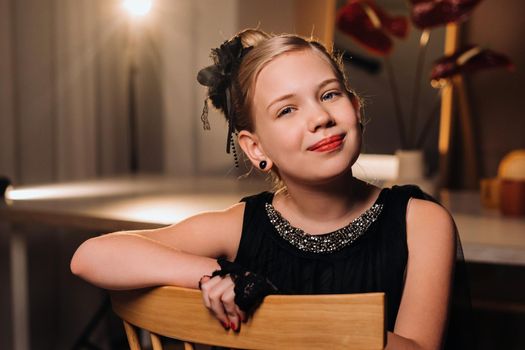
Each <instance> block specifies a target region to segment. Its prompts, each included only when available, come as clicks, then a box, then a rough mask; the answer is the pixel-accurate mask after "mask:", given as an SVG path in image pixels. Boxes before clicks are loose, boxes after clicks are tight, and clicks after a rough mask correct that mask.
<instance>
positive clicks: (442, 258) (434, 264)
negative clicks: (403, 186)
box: [386, 199, 456, 350]
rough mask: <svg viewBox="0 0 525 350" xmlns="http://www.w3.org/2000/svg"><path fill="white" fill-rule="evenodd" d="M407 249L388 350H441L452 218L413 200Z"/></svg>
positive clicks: (448, 287)
mask: <svg viewBox="0 0 525 350" xmlns="http://www.w3.org/2000/svg"><path fill="white" fill-rule="evenodd" d="M407 244H408V251H409V254H408V264H407V274H406V280H405V287H404V290H403V296H402V298H401V304H400V306H399V312H398V315H397V319H396V325H395V328H394V333H388V337H387V347H386V349H390V350H392V349H441V348H442V347H443V344H442V342H443V337H444V332H445V327H446V324H447V316H448V306H449V301H450V292H451V284H452V276H453V272H454V271H453V270H454V261H455V251H456V237H455V226H454V222H453V220H452V218H451V216H450V214H449V213H448V212H447V211H446V210H445V209H444V208H443V207H441V206H439V205H438V204H435V203H433V202H430V201H424V200H419V199H412V200H411V201H410V202H409V207H408V208H407Z"/></svg>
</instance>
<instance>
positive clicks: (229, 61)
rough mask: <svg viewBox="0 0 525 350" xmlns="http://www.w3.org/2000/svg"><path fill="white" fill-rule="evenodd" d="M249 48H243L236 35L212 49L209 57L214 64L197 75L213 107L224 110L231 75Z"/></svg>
mask: <svg viewBox="0 0 525 350" xmlns="http://www.w3.org/2000/svg"><path fill="white" fill-rule="evenodd" d="M250 49H251V47H247V48H245V47H243V45H242V41H241V38H240V37H239V36H238V35H237V36H235V37H233V38H232V39H231V40H226V41H225V42H224V43H222V45H221V46H219V47H218V48H215V49H212V52H211V57H212V59H213V62H214V64H213V65H211V66H208V67H206V68H203V69H201V70H200V71H199V73H198V74H197V81H198V82H199V84H201V85H204V86H207V87H208V97H209V98H210V100H211V102H212V104H213V106H214V107H215V108H217V109H222V110H223V112H227V111H226V110H225V103H226V102H225V101H226V98H225V93H226V89H228V87H230V85H231V82H232V75H234V74H235V73H236V72H237V69H238V68H239V65H240V63H241V61H242V58H243V57H244V55H245V54H246V53H247V52H248V51H249V50H250Z"/></svg>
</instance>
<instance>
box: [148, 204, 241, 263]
mask: <svg viewBox="0 0 525 350" xmlns="http://www.w3.org/2000/svg"><path fill="white" fill-rule="evenodd" d="M244 208H245V203H244V202H240V203H237V204H234V205H232V206H231V207H229V208H227V209H224V210H218V211H210V212H204V213H201V214H197V215H194V216H191V217H189V218H187V219H185V220H183V221H181V222H179V223H176V224H173V225H170V226H167V227H164V228H160V229H156V230H150V231H146V232H144V233H143V235H144V236H145V237H148V238H151V239H154V240H156V241H159V242H161V243H164V244H167V245H169V246H171V247H174V248H176V249H178V250H182V251H184V252H187V253H191V254H196V255H201V256H208V257H214V258H215V257H219V256H227V257H228V258H234V257H235V256H236V254H237V249H238V247H239V241H240V237H241V232H242V223H243V217H244Z"/></svg>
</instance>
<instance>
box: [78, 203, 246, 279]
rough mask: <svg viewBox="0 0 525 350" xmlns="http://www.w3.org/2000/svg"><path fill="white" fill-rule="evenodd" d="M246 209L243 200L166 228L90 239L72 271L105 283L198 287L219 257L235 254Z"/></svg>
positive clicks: (118, 233)
mask: <svg viewBox="0 0 525 350" xmlns="http://www.w3.org/2000/svg"><path fill="white" fill-rule="evenodd" d="M243 212H244V203H239V204H236V205H234V206H233V207H231V208H229V209H227V210H225V211H220V212H210V213H204V214H199V215H196V216H194V217H191V218H189V219H186V220H184V221H182V222H180V223H178V224H176V225H171V226H168V227H165V228H161V229H156V230H144V231H126V232H115V233H111V234H107V235H103V236H99V237H96V238H92V239H89V240H87V241H86V242H84V243H82V245H80V247H79V248H78V249H77V251H76V252H75V254H74V256H73V258H72V260H71V271H72V272H73V273H74V274H76V275H78V276H79V277H81V278H83V279H85V280H87V281H88V282H90V283H92V284H94V285H97V286H99V287H102V288H106V289H134V288H143V287H149V286H156V285H177V286H182V287H189V288H197V284H198V281H199V279H200V277H201V276H203V275H205V274H210V273H211V272H212V271H214V270H216V269H217V268H218V267H219V266H218V264H217V262H216V260H215V259H216V258H217V257H219V256H226V257H228V258H229V259H233V258H235V255H236V253H237V248H238V244H239V239H240V233H241V229H242V216H243Z"/></svg>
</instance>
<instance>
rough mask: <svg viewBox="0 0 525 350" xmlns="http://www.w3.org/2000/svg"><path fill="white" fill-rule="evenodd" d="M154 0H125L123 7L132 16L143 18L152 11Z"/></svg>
mask: <svg viewBox="0 0 525 350" xmlns="http://www.w3.org/2000/svg"><path fill="white" fill-rule="evenodd" d="M151 3H152V0H124V1H123V2H122V6H124V8H125V9H126V11H128V12H129V13H130V14H131V15H133V16H136V17H142V16H144V15H146V14H147V13H148V12H149V11H150V10H151Z"/></svg>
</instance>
